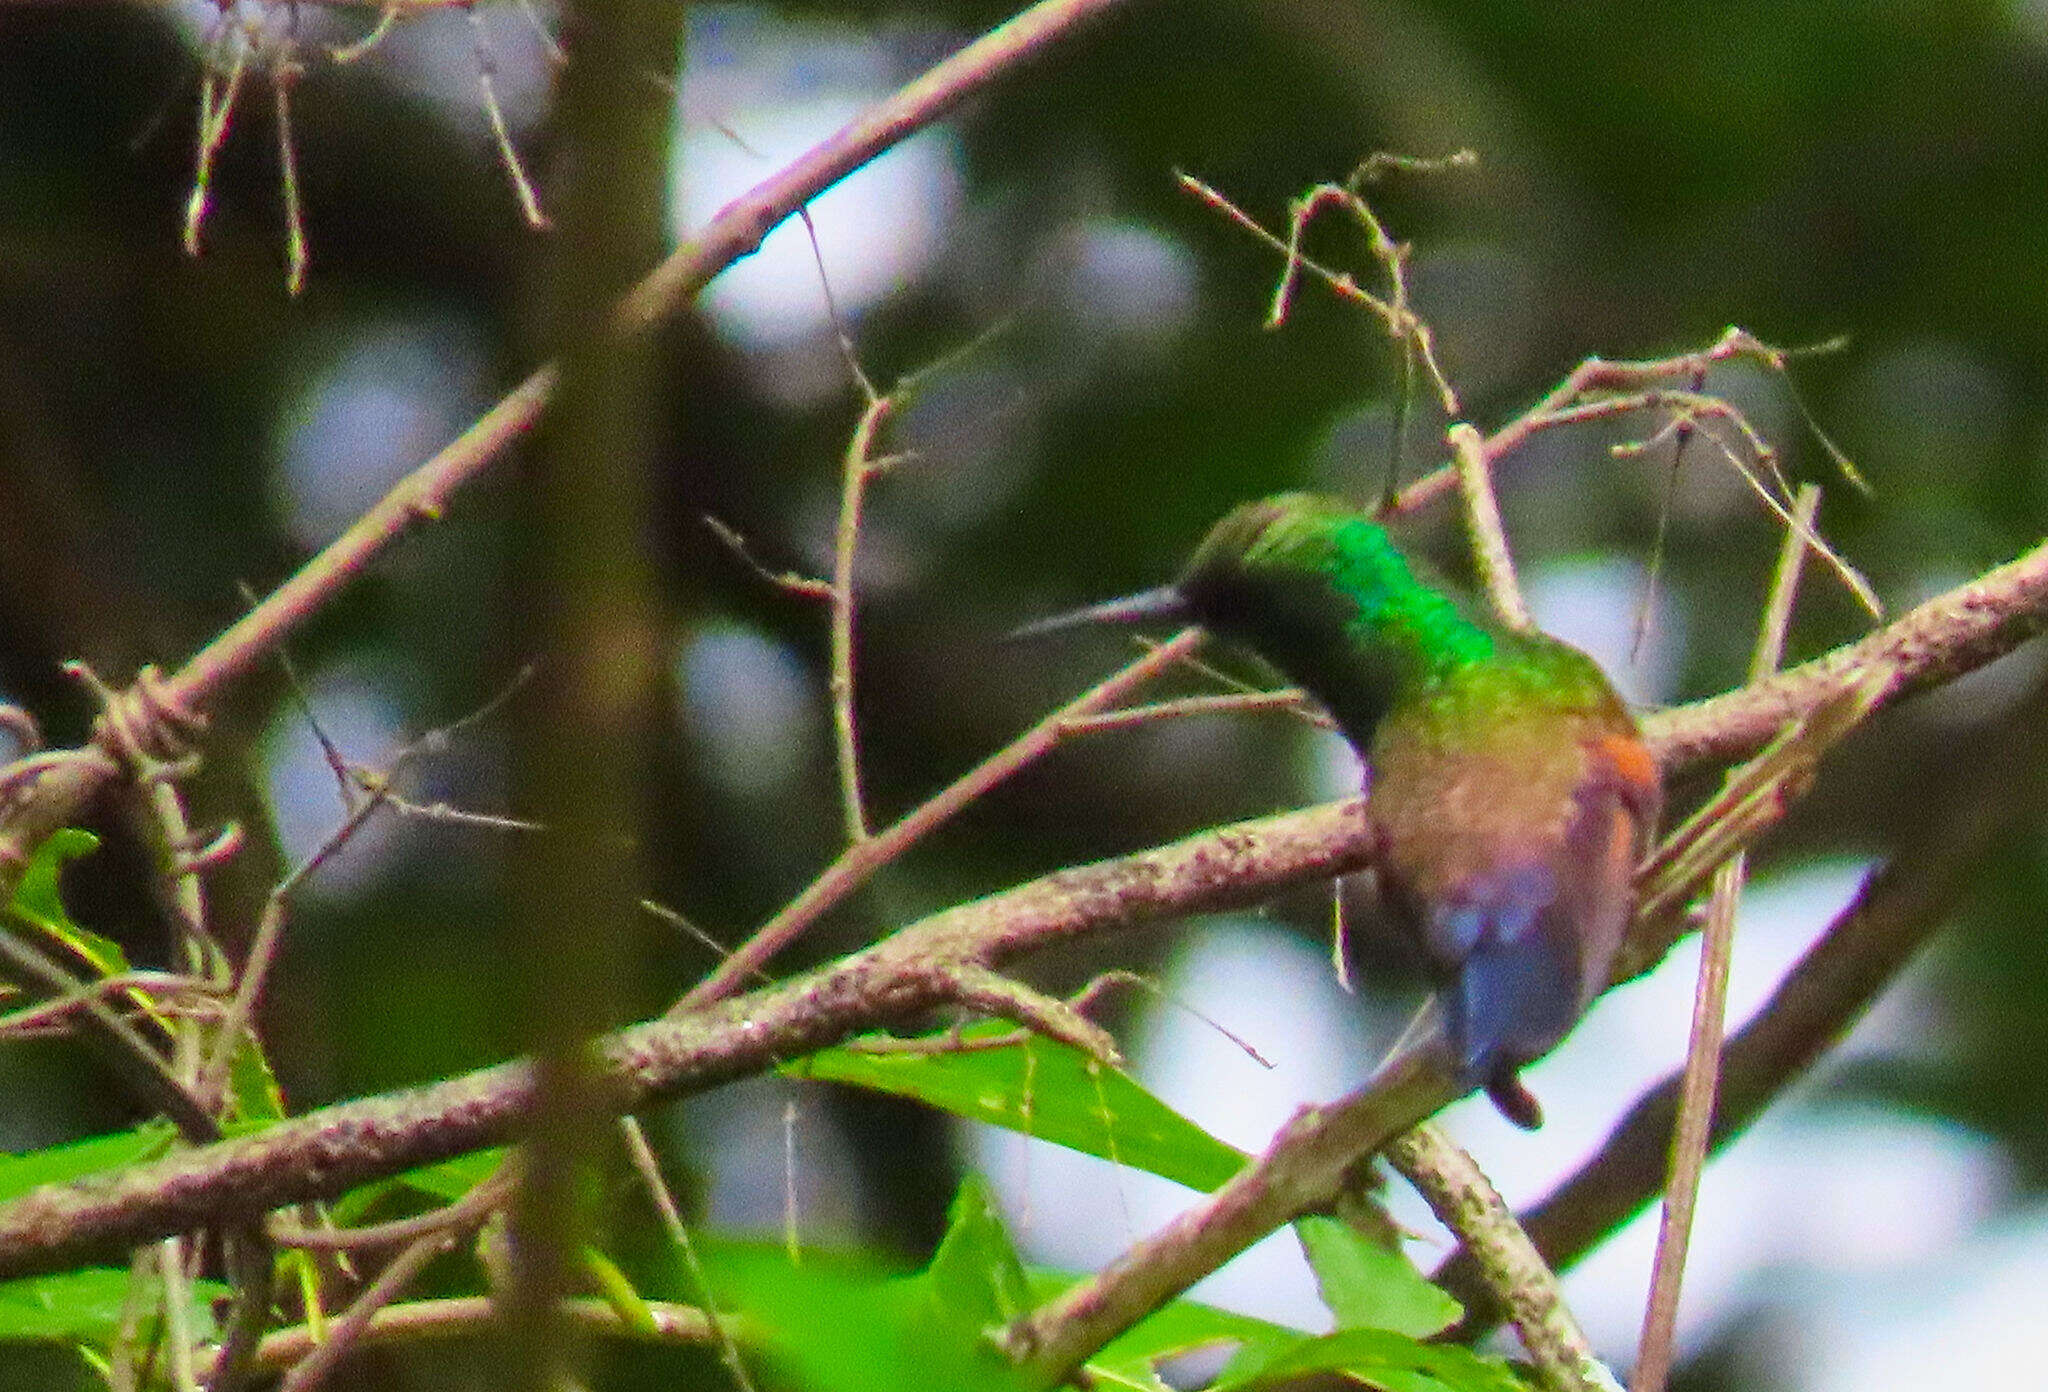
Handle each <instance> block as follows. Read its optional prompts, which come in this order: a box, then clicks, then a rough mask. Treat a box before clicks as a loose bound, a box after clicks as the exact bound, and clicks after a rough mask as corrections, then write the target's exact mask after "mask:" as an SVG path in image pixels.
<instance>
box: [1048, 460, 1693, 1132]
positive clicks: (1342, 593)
mask: <svg viewBox="0 0 2048 1392" xmlns="http://www.w3.org/2000/svg"><path fill="white" fill-rule="evenodd" d="M1147 620H1160V621H1178V622H1193V623H1198V624H1201V625H1202V626H1203V627H1204V628H1207V629H1209V630H1211V631H1212V632H1214V633H1216V634H1218V635H1220V636H1221V637H1223V638H1225V639H1228V640H1230V641H1232V642H1234V643H1236V644H1238V645H1240V646H1242V647H1245V648H1248V649H1249V650H1251V651H1252V652H1253V653H1256V654H1257V655H1258V656H1259V657H1261V658H1263V659H1265V660H1266V661H1267V662H1268V663H1270V664H1271V665H1272V666H1273V667H1275V668H1277V669H1278V670H1279V671H1280V673H1281V674H1282V675H1283V676H1285V677H1286V678H1287V679H1288V680H1289V681H1291V682H1293V683H1294V684H1296V685H1297V686H1300V687H1302V688H1303V689H1305V690H1306V691H1308V692H1309V694H1310V695H1312V696H1314V697H1315V698H1316V699H1317V700H1318V701H1320V702H1321V703H1322V704H1323V706H1324V707H1325V708H1327V709H1328V711H1329V713H1330V715H1331V716H1332V717H1333V718H1334V719H1335V720H1336V722H1337V726H1338V728H1339V729H1340V730H1341V731H1342V732H1343V734H1344V736H1345V738H1346V739H1348V740H1349V741H1350V743H1351V744H1352V746H1353V747H1354V748H1355V749H1356V750H1357V751H1358V753H1359V755H1360V757H1361V758H1362V759H1363V760H1364V761H1365V765H1366V790H1367V792H1368V794H1369V799H1368V802H1367V809H1368V815H1369V818H1370V820H1371V823H1372V826H1373V830H1374V837H1375V857H1374V860H1375V865H1376V867H1377V869H1378V872H1379V877H1380V883H1381V885H1382V888H1383V892H1384V893H1385V895H1386V897H1387V900H1388V902H1389V905H1390V907H1391V908H1392V910H1393V912H1394V914H1395V916H1396V918H1397V921H1398V922H1399V923H1400V924H1401V925H1402V926H1403V927H1404V929H1405V930H1406V931H1407V932H1408V934H1409V935H1410V936H1411V937H1412V939H1413V940H1414V942H1415V945H1416V946H1417V947H1418V948H1419V950H1420V955H1421V957H1422V958H1423V960H1424V961H1425V962H1426V963H1427V964H1428V967H1429V970H1430V973H1431V975H1432V977H1433V978H1434V980H1435V983H1436V986H1437V999H1438V1003H1439V1006H1440V1009H1441V1011H1442V1019H1443V1027H1444V1038H1445V1041H1446V1043H1447V1044H1448V1048H1449V1053H1450V1059H1451V1066H1452V1068H1453V1069H1454V1070H1455V1071H1456V1073H1457V1076H1458V1080H1459V1082H1460V1083H1462V1085H1463V1086H1465V1087H1466V1088H1484V1089H1485V1090H1486V1092H1487V1094H1488V1095H1489V1096H1490V1097H1491V1098H1492V1099H1493V1102H1494V1105H1495V1106H1497V1107H1498V1108H1499V1109H1500V1111H1501V1113H1502V1114H1503V1115H1505V1116H1506V1117H1507V1118H1508V1119H1509V1120H1510V1121H1513V1122H1515V1123H1516V1124H1517V1125H1519V1126H1523V1127H1527V1128H1533V1127H1536V1126H1538V1125H1541V1124H1542V1115H1543V1114H1542V1109H1541V1107H1540V1106H1539V1105H1538V1104H1537V1101H1536V1099H1535V1098H1534V1097H1533V1096H1532V1095H1531V1094H1530V1093H1529V1091H1528V1089H1527V1088H1526V1087H1525V1086H1523V1084H1522V1082H1521V1079H1520V1077H1519V1073H1520V1070H1521V1069H1522V1067H1523V1066H1525V1065H1527V1064H1529V1063H1531V1062H1533V1061H1535V1060H1536V1059H1538V1058H1540V1057H1542V1056H1543V1055H1544V1054H1546V1053H1548V1052H1549V1051H1550V1049H1551V1048H1552V1047H1554V1046H1555V1045H1556V1044H1557V1042H1558V1041H1559V1040H1560V1039H1562V1038H1563V1037H1564V1036H1565V1034H1566V1033H1567V1032H1568V1031H1569V1030H1570V1029H1571V1028H1572V1026H1573V1025H1575V1024H1577V1023H1578V1020H1579V1017H1580V1016H1581V1015H1582V1014H1583V1013H1584V1012H1585V1010H1586V1007H1587V1006H1588V1005H1589V1004H1590V1003H1591V1002H1592V1000H1593V998H1594V996H1596V995H1597V994H1599V992H1600V991H1601V990H1602V989H1603V988H1604V987H1605V986H1606V985H1607V980H1608V974H1609V971H1610V969H1611V967H1612V964H1613V961H1614V956H1615V953H1616V951H1617V950H1618V949H1619V948H1620V946H1621V940H1622V936H1623V934H1624V933H1625V931H1626V930H1627V928H1628V924H1629V920H1630V918H1631V916H1632V914H1633V912H1634V907H1635V893H1634V888H1633V876H1634V871H1635V867H1636V862H1637V861H1638V860H1639V859H1640V858H1641V855H1642V852H1643V849H1644V846H1645V843H1646V842H1647V840H1648V838H1649V835H1650V831H1651V828H1652V826H1653V824H1654V823H1655V821H1656V818H1657V811H1658V807H1659V804H1660V802H1661V800H1662V797H1661V791H1660V787H1659V780H1658V773H1657V765H1656V762H1655V760H1654V759H1652V758H1651V756H1650V753H1649V751H1648V750H1647V749H1646V748H1645V747H1644V745H1643V742H1642V738H1641V736H1640V734H1639V733H1638V731H1637V729H1636V723H1635V721H1634V719H1633V718H1632V717H1631V716H1630V715H1629V713H1628V710H1627V708H1626V707H1625V706H1624V705H1623V704H1622V702H1621V698H1620V697H1618V696H1617V695H1616V694H1615V692H1614V688H1613V687H1612V686H1610V685H1609V684H1608V681H1607V678H1606V677H1605V676H1604V675H1603V674H1602V673H1601V671H1600V668H1599V667H1598V666H1597V665H1596V664H1595V663H1594V662H1593V660H1592V659H1591V658H1590V657H1587V656H1586V655H1585V654H1584V653H1582V652H1580V651H1579V650H1578V649H1576V648H1573V647H1571V646H1569V645H1567V644H1565V643H1561V642H1559V641H1558V640H1557V639H1555V638H1551V637H1548V636H1547V635H1544V634H1541V633H1536V632H1530V631H1521V630H1516V629H1512V628H1509V627H1507V626H1505V625H1503V624H1501V623H1499V622H1497V621H1494V620H1491V619H1488V618H1485V617H1480V616H1477V615H1475V614H1474V613H1473V612H1471V611H1469V610H1467V609H1466V608H1464V607H1461V606H1460V605H1459V604H1458V603H1457V602H1456V601H1454V600H1453V599H1452V598H1451V597H1450V596H1448V595H1446V594H1444V593H1443V592H1442V591H1440V590H1438V589H1435V588H1433V587H1432V586H1431V585H1429V584H1427V583H1425V582H1424V581H1423V580H1421V579H1419V578H1418V577H1417V575H1416V572H1415V570H1414V568H1413V567H1412V566H1411V565H1410V564H1409V562H1408V561H1407V559H1406V558H1405V557H1404V556H1402V554H1401V553H1400V552H1399V551H1398V550H1396V549H1395V547H1394V544H1393V541H1392V540H1391V539H1390V538H1389V537H1388V535H1387V533H1386V531H1385V530H1384V529H1383V528H1381V527H1380V526H1379V524H1377V523H1376V522H1374V521H1373V520H1372V519H1371V518H1369V517H1367V516H1365V515H1364V514H1362V513H1360V512H1358V511H1356V510H1355V509H1353V508H1351V507H1349V506H1347V505H1346V504H1344V503H1343V502H1341V501H1339V500H1337V499H1334V498H1326V497H1318V496H1315V495H1311V494H1306V493H1287V494H1282V495H1280V496H1278V497H1272V498H1265V499H1261V500H1259V501H1257V502H1251V503H1246V504H1244V505H1243V506H1241V507H1239V508H1237V509H1236V510H1235V511H1234V512H1232V513H1230V515H1229V516H1227V517H1225V518H1224V519H1223V520H1222V521H1221V522H1218V523H1217V524H1216V526H1215V527H1214V528H1213V529H1211V531H1210V532H1209V535H1208V536H1207V537H1206V538H1205V539H1204V540H1203V542H1202V544H1201V545H1200V546H1199V547H1198V548H1197V549H1196V551H1195V554H1194V556H1193V558H1192V559H1191V560H1190V561H1189V562H1188V564H1187V567H1186V569H1185V570H1184V571H1183V572H1182V573H1181V576H1180V578H1179V579H1178V580H1176V581H1175V582H1174V583H1173V584H1171V585H1168V586H1166V587H1164V588H1162V589H1157V590H1148V591H1146V592H1144V593H1142V594H1138V595H1133V596H1130V597H1129V598H1126V599H1120V600H1111V601H1109V602H1108V603H1105V604H1098V605H1094V606H1092V607H1090V608H1087V609H1083V610H1079V611H1077V612H1075V613H1072V614H1068V615H1063V616H1061V617H1058V618H1054V619H1048V620H1045V621H1044V622H1042V623H1037V624H1033V625H1030V626H1029V627H1028V628H1025V629H1022V630H1020V631H1019V635H1018V636H1032V635H1036V634H1040V633H1045V632H1049V631H1052V630H1054V629H1062V628H1067V627H1070V626H1074V625H1078V624H1084V623H1140V622H1144V621H1147Z"/></svg>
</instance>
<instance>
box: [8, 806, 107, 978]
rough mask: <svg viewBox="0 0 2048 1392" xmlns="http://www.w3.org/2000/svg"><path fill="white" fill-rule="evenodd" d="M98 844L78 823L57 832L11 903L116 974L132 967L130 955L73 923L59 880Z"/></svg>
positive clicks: (102, 970)
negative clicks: (69, 863) (68, 864)
mask: <svg viewBox="0 0 2048 1392" xmlns="http://www.w3.org/2000/svg"><path fill="white" fill-rule="evenodd" d="M99 844H100V839H99V837H97V836H95V835H93V834H92V833H91V832H89V831H84V830H81V829H80V828H78V827H65V828H63V829H62V830H60V831H55V832H52V833H51V834H50V837H49V839H48V840H46V841H44V842H43V844H42V845H40V846H38V847H36V853H35V854H34V855H33V856H31V857H29V862H28V868H27V869H26V870H24V871H22V873H21V882H20V883H19V884H17V885H16V886H15V889H14V901H13V903H12V904H11V905H9V907H10V908H11V909H12V910H13V911H14V915H15V917H17V918H19V919H20V920H21V921H22V922H24V923H26V924H28V925H29V926H30V927H32V928H35V929H37V930H39V931H40V932H42V933H43V934H44V935H45V936H47V937H50V938H53V939H55V940H56V941H57V942H59V943H61V944H63V945H64V946H65V947H67V948H69V949H70V950H71V951H72V952H73V953H74V954H76V955H77V956H78V957H80V958H82V959H84V961H85V962H86V964H87V965H88V966H90V967H91V968H92V969H93V971H94V972H95V973H97V974H98V975H100V976H117V975H119V974H120V973H122V972H125V971H127V970H128V954H126V953H125V952H123V951H122V950H121V945H120V944H119V943H117V942H115V941H114V940H113V939H111V938H105V937H101V936H100V935H99V934H98V933H95V932H93V931H92V930H91V929H90V928H86V927H82V926H81V925H79V924H77V923H74V922H72V921H71V915H70V914H68V913H66V912H65V910H64V898H63V895H62V893H61V892H60V890H59V888H58V883H57V875H58V872H59V871H60V870H62V869H63V868H64V865H65V863H66V862H67V861H73V860H76V859H78V857H80V856H82V855H89V854H91V853H92V852H93V851H96V850H98V849H99Z"/></svg>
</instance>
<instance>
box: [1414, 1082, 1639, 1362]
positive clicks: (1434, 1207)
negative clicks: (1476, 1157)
mask: <svg viewBox="0 0 2048 1392" xmlns="http://www.w3.org/2000/svg"><path fill="white" fill-rule="evenodd" d="M1387 1160H1388V1162H1389V1163H1390V1164H1392V1165H1393V1166H1394V1168H1395V1169H1397V1170H1399V1171H1400V1172H1401V1174H1402V1175H1403V1176H1404V1177H1405V1178H1406V1179H1407V1180H1408V1182H1409V1183H1411V1184H1413V1185H1414V1186H1415V1187H1416V1188H1417V1189H1418V1190H1420V1191H1421V1193H1422V1196H1423V1197H1424V1198H1425V1199H1427V1200H1428V1201H1429V1206H1430V1209H1431V1211H1432V1212H1434V1213H1435V1214H1436V1216H1437V1217H1438V1218H1439V1219H1440V1220H1442V1222H1443V1224H1444V1226H1445V1227H1447V1228H1449V1229H1450V1230H1451V1231H1452V1232H1454V1233H1456V1234H1457V1235H1458V1238H1459V1240H1460V1241H1461V1242H1463V1243H1464V1245H1465V1250H1466V1251H1468V1252H1471V1253H1472V1254H1473V1256H1474V1258H1475V1260H1476V1262H1477V1263H1478V1266H1479V1269H1480V1270H1481V1271H1482V1272H1483V1273H1484V1275H1485V1279H1486V1285H1487V1289H1488V1290H1489V1291H1490V1292H1492V1293H1493V1294H1494V1295H1495V1297H1496V1298H1498V1299H1499V1301H1500V1302H1501V1305H1502V1307H1503V1308H1504V1309H1505V1310H1506V1311H1507V1312H1508V1318H1509V1319H1510V1320H1511V1321H1513V1323H1514V1326H1515V1332H1516V1333H1518V1334H1520V1335H1521V1336H1522V1347H1523V1348H1524V1349H1525V1350H1527V1351H1528V1354H1529V1361H1530V1362H1532V1363H1534V1364H1535V1365H1536V1371H1537V1375H1538V1376H1539V1377H1540V1378H1541V1379H1542V1381H1543V1384H1544V1386H1545V1387H1547V1388H1550V1389H1552V1392H1619V1389H1618V1385H1617V1384H1616V1382H1615V1380H1614V1375H1613V1374H1612V1373H1610V1372H1608V1371H1607V1368H1606V1367H1605V1365H1603V1364H1602V1363H1601V1362H1600V1359H1599V1358H1598V1357H1597V1356H1596V1355H1595V1354H1594V1352H1593V1345H1592V1343H1591V1342H1590V1341H1588V1340H1587V1338H1586V1335H1585V1331H1584V1330H1582V1329H1580V1328H1579V1323H1578V1321H1577V1320H1576V1319H1574V1318H1573V1317H1572V1312H1571V1310H1570V1308H1569V1307H1568V1306H1567V1305H1566V1304H1565V1302H1564V1294H1563V1292H1562V1291H1561V1290H1559V1288H1558V1284H1557V1274H1556V1273H1555V1272H1553V1271H1552V1270H1551V1269H1550V1268H1549V1267H1548V1266H1547V1265H1545V1264H1544V1261H1543V1257H1542V1254H1541V1253H1539V1252H1538V1251H1537V1250H1536V1245H1535V1244H1534V1243H1533V1242H1531V1241H1530V1240H1529V1235H1528V1234H1527V1233H1525V1232H1524V1231H1522V1225H1521V1224H1520V1223H1518V1222H1516V1221H1515V1214H1514V1210H1513V1209H1511V1208H1509V1207H1508V1206H1507V1203H1506V1202H1505V1201H1504V1200H1503V1199H1502V1198H1501V1196H1500V1194H1499V1193H1498V1192H1496V1191H1495V1189H1494V1187H1493V1185H1492V1184H1491V1183H1490V1182H1489V1181H1488V1180H1487V1178H1486V1176H1485V1175H1484V1174H1483V1173H1481V1172H1480V1169H1479V1166H1478V1165H1477V1164H1475V1163H1474V1162H1473V1160H1472V1157H1471V1156H1470V1155H1468V1154H1467V1153H1466V1152H1465V1151H1464V1150H1463V1149H1462V1148H1461V1147H1459V1146H1458V1145H1457V1144H1456V1143H1454V1142H1453V1141H1452V1140H1451V1138H1450V1137H1449V1136H1447V1135H1445V1134H1444V1132H1443V1129H1442V1128H1441V1127H1439V1126H1437V1125H1435V1124H1434V1123H1432V1122H1424V1123H1423V1124H1422V1125H1420V1126H1418V1127H1416V1128H1415V1129H1414V1130H1412V1131H1410V1132H1408V1133H1407V1134H1406V1135H1404V1136H1401V1137H1399V1138H1398V1139H1396V1140H1395V1141H1394V1142H1393V1143H1392V1144H1390V1145H1389V1146H1388V1147H1387Z"/></svg>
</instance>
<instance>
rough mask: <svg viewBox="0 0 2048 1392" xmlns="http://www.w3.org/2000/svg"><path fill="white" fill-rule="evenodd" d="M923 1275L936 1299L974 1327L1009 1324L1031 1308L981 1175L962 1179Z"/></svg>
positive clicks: (992, 1196)
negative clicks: (943, 1234)
mask: <svg viewBox="0 0 2048 1392" xmlns="http://www.w3.org/2000/svg"><path fill="white" fill-rule="evenodd" d="M924 1279H925V1281H926V1283H927V1285H928V1286H929V1288H930V1290H931V1295H932V1299H933V1300H934V1301H936V1302H937V1303H938V1304H939V1305H940V1306H941V1307H942V1308H944V1309H945V1310H946V1311H947V1312H948V1313H949V1314H951V1315H954V1316H956V1317H957V1318H959V1319H961V1320H963V1321H966V1322H969V1323H972V1324H974V1325H976V1326H978V1327H982V1328H987V1327H989V1326H992V1325H998V1324H1007V1323H1008V1322H1009V1321H1011V1320H1013V1319H1015V1318H1016V1317H1017V1316H1019V1315H1021V1314H1023V1313H1024V1312H1025V1310H1027V1309H1029V1308H1030V1305H1031V1292H1030V1290H1029V1289H1028V1288H1027V1287H1026V1285H1025V1283H1024V1265H1023V1263H1022V1262H1020V1261H1018V1260H1017V1249H1016V1247H1015V1246H1013V1245H1012V1244H1011V1242H1010V1234H1009V1230H1008V1229H1006V1228H1005V1227H1004V1226H1003V1219H1002V1213H1001V1211H1000V1210H999V1209H998V1208H997V1207H996V1199H995V1194H994V1192H993V1191H992V1190H991V1189H990V1188H989V1186H988V1181H987V1180H985V1179H983V1178H982V1177H981V1176H980V1175H975V1174H970V1175H968V1176H967V1177H966V1178H964V1179H962V1180H961V1181H960V1192H959V1193H957V1194H955V1195H954V1196H953V1206H952V1208H951V1210H950V1211H949V1214H948V1221H947V1225H946V1236H945V1238H944V1239H943V1240H942V1241H941V1242H940V1243H939V1250H938V1251H937V1252H935V1253H933V1254H932V1264H931V1265H930V1266H929V1267H927V1268H926V1269H925V1276H924Z"/></svg>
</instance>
